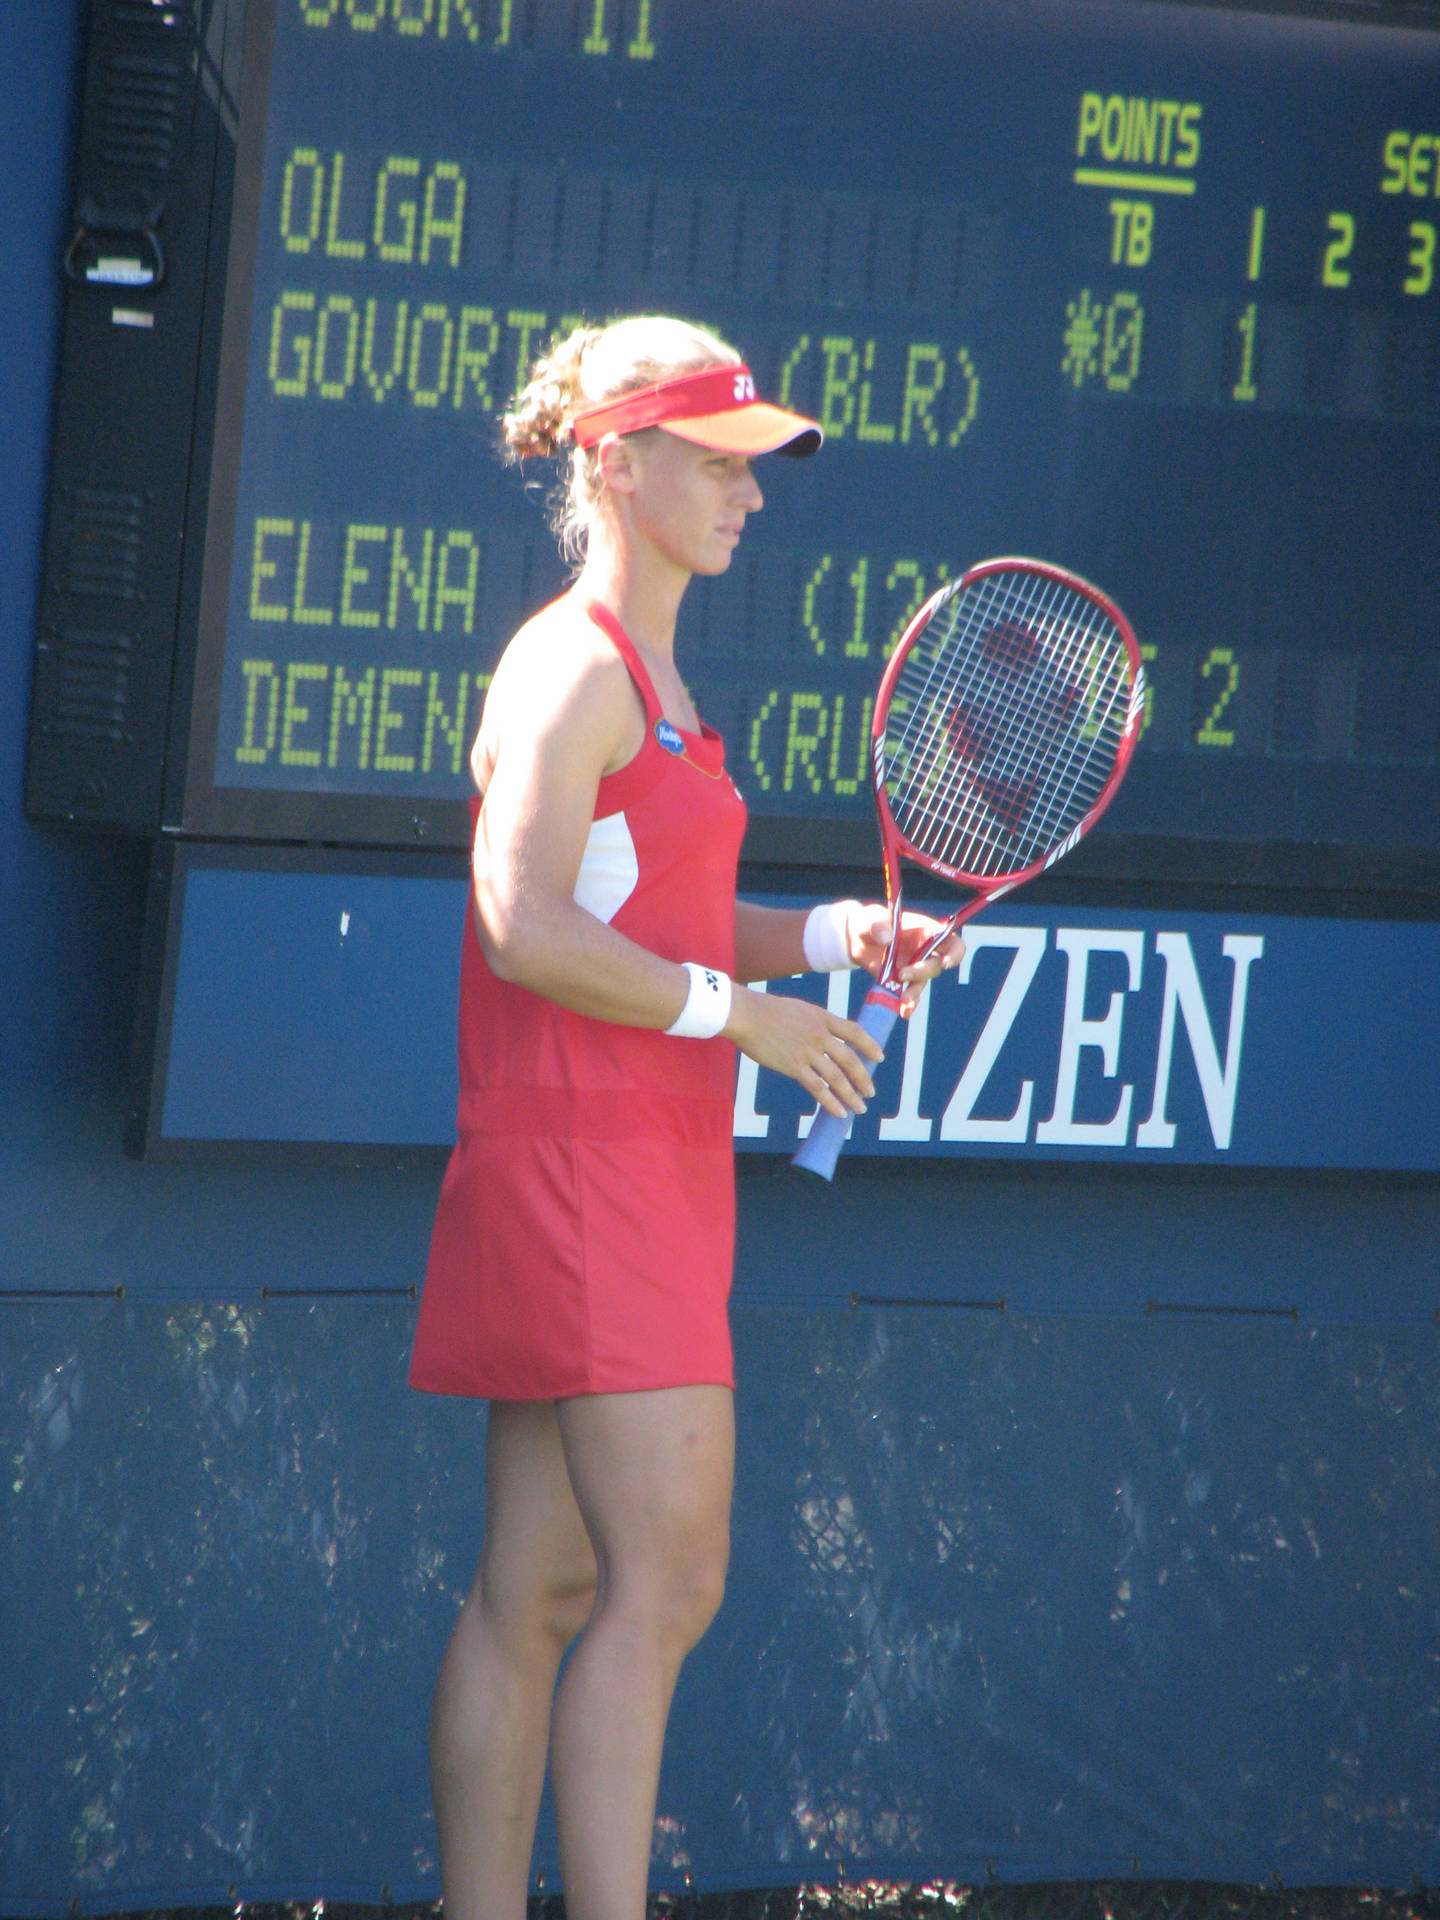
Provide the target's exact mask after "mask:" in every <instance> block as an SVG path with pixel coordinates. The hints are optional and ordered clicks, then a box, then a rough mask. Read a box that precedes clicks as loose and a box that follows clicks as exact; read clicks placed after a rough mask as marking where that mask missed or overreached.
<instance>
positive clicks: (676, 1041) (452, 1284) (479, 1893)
mask: <svg viewBox="0 0 1440 1920" xmlns="http://www.w3.org/2000/svg"><path fill="white" fill-rule="evenodd" d="M505 437H506V442H507V445H508V448H509V450H510V452H511V453H512V454H513V455H514V456H515V457H517V458H520V459H526V458H529V457H531V456H539V455H555V454H558V455H560V456H562V457H563V458H564V459H566V461H567V462H568V482H567V486H566V488H565V491H564V495H563V502H562V504H561V506H560V508H559V511H558V523H557V530H558V533H559V537H560V540H561V543H562V546H563V548H564V549H565V551H566V552H567V554H568V555H569V556H570V557H571V558H572V559H574V560H577V561H580V560H583V564H581V565H580V568H579V572H578V575H577V577H576V578H575V580H574V582H573V584H572V586H571V587H570V589H569V591H568V592H566V593H565V594H563V595H562V596H561V598H560V599H558V600H557V601H555V602H554V603H553V604H552V605H550V606H548V607H546V608H545V609H544V610H543V611H542V612H541V613H539V614H537V615H536V617H535V618H534V619H532V620H530V621H528V622H527V623H526V625H525V626H523V627H522V628H521V629H520V631H519V632H518V633H517V634H516V635H515V637H514V639H513V640H512V641H511V642H510V645H509V647H508V648H507V650H506V652H505V654H504V656H503V658H502V659H501V661H500V664H499V668H498V670H497V672H496V674H495V678H494V681H493V683H492V685H491V687H490V690H489V694H488V696H487V699H486V703H485V708H484V713H483V716H482V719H481V724H480V731H479V735H478V737H477V739H476V742H475V747H474V752H473V755H472V761H471V764H472V769H473V772H474V776H475V783H476V786H477V788H478V790H479V793H480V795H481V796H482V798H481V799H480V801H479V802H477V824H476V833H475V850H474V878H475V885H474V912H473V913H472V914H470V915H469V916H467V926H466V930H465V936H464V950H463V956H462V967H461V1007H460V1079H461V1092H460V1109H459V1144H458V1145H457V1146H456V1148H455V1151H454V1154H453V1156H452V1158H451V1161H450V1164H449V1168H448V1170H447V1172H446V1175H445V1180H444V1185H443V1187H442V1190H441V1195H440V1201H439V1207H438V1211H437V1216H436V1220H435V1228H434V1237H433V1241H432V1246H431V1253H430V1261H429V1266H428V1270H427V1273H426V1278H425V1290H424V1296H423V1300H422V1304H421V1309H420V1318H419V1326H418V1330H417V1334H416V1340H415V1350H414V1356H413V1360H412V1365H411V1375H410V1377H411V1381H412V1384H413V1385H415V1386H417V1387H420V1388H423V1389H425V1390H428V1391H431V1392H436V1393H453V1394H466V1395H474V1396H478V1397H482V1398H485V1399H488V1400H489V1401H490V1403H491V1404H490V1415H489V1426H488V1440H487V1458H486V1525H485V1539H484V1546H483V1549H482V1553H481V1561H480V1568H479V1572H478V1574H477V1575H476V1578H475V1583H474V1586H473V1587H472V1589H471V1591H470V1593H469V1596H468V1598H467V1599H466V1602H465V1604H464V1606H463V1608H462V1609H461V1612H460V1615H459V1619H458V1622H457V1624H456V1627H455V1631H454V1635H453V1637H452V1639H451V1641H450V1645H449V1647H448V1649H447V1651H446V1654H445V1658H444V1661H443V1664H442V1666H441V1671H440V1678H439V1684H438V1687H437V1691H436V1697H435V1705H434V1712H433V1717H432V1721H431V1768H432V1777H433V1782H434V1791H435V1800H436V1809H437V1816H438V1821H439V1831H440V1850H441V1867H442V1876H443V1885H444V1900H445V1912H446V1920H522V1917H523V1914H524V1910H525V1901H526V1895H527V1891H528V1887H529V1877H530V1861H531V1849H532V1844H533V1839H534V1831H535V1821H536V1815H537V1811H538V1808H539V1802H540V1793H541V1786H542V1781H543V1777H544V1772H545V1766H546V1759H547V1753H548V1757H549V1762H550V1767H551V1775H552V1781H553V1786H554V1794H555V1807H556V1815H557V1822H558V1827H559V1835H560V1852H561V1866H562V1871H563V1875H564V1882H565V1895H566V1905H567V1911H568V1913H569V1914H570V1920H641V1917H642V1915H643V1912H644V1905H645V1892H646V1880H647V1873H648V1868H649V1863H650V1851H651V1838H652V1832H653V1827H654V1819H655V1801H656V1792H657V1787H658V1781H659V1772H660V1756H661V1747H662V1743H663V1739H664V1730H665V1722H666V1717H667V1714H668V1711H669V1705H670V1698H671V1694H672V1692H673V1690H674V1686H675V1681H676V1678H677V1675H678V1673H679V1669H680V1665H681V1662H682V1660H683V1659H684V1657H685V1655H686V1653H687V1652H688V1651H689V1649H690V1648H691V1647H692V1646H694V1644H695V1643H696V1641H697V1640H698V1639H699V1638H700V1636H701V1634H702V1633H703V1632H704V1631H705V1628H706V1627H707V1625H708V1624H709V1622H710V1620H711V1618H712V1617H713V1615H714V1613H715V1610H716V1608H717V1607H718V1605H719V1603H720V1598H721V1592H722V1588H723V1585H724V1579H725V1570H726V1560H727V1556H728V1551H729V1513H730V1492H731V1474H732V1464H733V1453H734V1435H733V1421H732V1388H733V1375H732V1369H731V1352H730V1336H729V1328H728V1324H727V1296H728V1292H729V1286H730V1269H731V1261H732V1255H733V1247H734V1168H733V1151H732V1131H733V1104H734V1066H735V1049H736V1048H737V1047H739V1048H740V1049H742V1050H743V1051H744V1052H745V1053H747V1054H749V1055H750V1057H751V1058H752V1059H754V1060H757V1061H758V1062H759V1063H760V1064H761V1065H762V1066H766V1067H770V1068H773V1069H776V1070H778V1071H779V1072H781V1073H785V1074H789V1075H790V1076H791V1077H792V1078H794V1079H795V1080H797V1081H799V1083H800V1085H801V1086H802V1087H804V1088H805V1090H806V1091H807V1093H809V1094H810V1095H811V1096H812V1097H813V1098H814V1099H815V1100H817V1101H818V1103H819V1104H820V1106H822V1107H823V1108H825V1109H826V1110H827V1111H829V1112H831V1113H835V1114H844V1113H847V1112H859V1111H861V1110H862V1109H863V1106H864V1103H865V1101H866V1099H867V1098H868V1097H869V1096H870V1094H871V1092H872V1090H873V1089H872V1086H871V1080H870V1071H869V1069H870V1066H871V1064H872V1063H873V1062H874V1061H875V1060H876V1059H878V1058H879V1049H878V1048H877V1047H876V1046H875V1044H874V1042H873V1041H872V1040H871V1039H870V1038H869V1036H868V1035H867V1034H866V1033H864V1032H863V1031H862V1029H861V1028H860V1027H858V1026H856V1025H855V1024H854V1023H853V1022H851V1021H849V1020H845V1019H840V1018H838V1017H837V1016H836V1015H834V1014H831V1013H828V1012H827V1011H825V1009H824V1008H823V1007H819V1006H816V1005H813V1004H811V1003H809V1002H807V1001H804V1000H800V999H796V998H794V997H786V996H782V995H779V994H775V995H767V994H762V993H759V992H754V991H751V990H750V989H749V988H747V986H745V985H744V984H743V983H744V982H747V981H763V980H767V979H775V978H779V977H782V976H785V975H787V974H792V973H795V972H798V971H800V970H801V969H802V968H804V967H807V966H809V967H817V968H822V969H826V970H829V969H833V968H836V967H842V966H853V965H861V966H867V967H869V968H871V969H872V970H875V969H877V968H878V967H879V965H880V963H881V961H882V959H883V957H884V953H885V948H886V944H887V941H888V937H889V931H890V927H889V919H888V915H887V914H886V911H885V909H884V908H883V907H880V906H873V905H872V906H865V905H862V904H860V903H859V902H856V901H840V902H832V903H825V904H822V905H821V906H819V907H817V908H815V909H813V910H812V911H810V912H809V913H807V912H806V911H804V910H803V909H802V910H799V911H781V910H775V909H769V908H764V907H761V906H758V905H754V904H751V903H749V902H746V901H737V899H736V894H735V882H736V864H737V860H738V856H739V852H740V841H741V836H742V833H743V831H744V825H745V808H744V803H743V802H742V800H741V798H740V795H739V793H738V792H737V791H736V789H735V786H734V784H733V782H732V781H731V779H730V776H729V774H728V773H727V772H726V770H725V761H724V749H723V745H722V742H721V741H720V739H719V737H718V736H717V735H716V734H715V733H714V732H713V731H712V730H711V729H710V728H708V727H706V726H705V725H704V724H703V723H702V722H701V720H700V718H699V716H698V715H697V714H696V712H695V710H694V708H693V706H692V705H691V701H690V696H689V694H688V693H687V692H686V689H685V683H684V681H683V680H682V679H681V677H680V674H679V672H678V670H677V668H676V664H675V659H674V651H673V648H674V634H675V619H676V614H677V612H678V610H679V606H680V601H681V597H682V595H683V594H684V592H685V588H686V586H687V584H688V582H689V581H690V579H691V577H692V575H694V574H697V573H698V574H702V575H711V574H720V573H723V572H724V571H725V569H726V568H727V567H728V566H729V564H730V557H731V555H732V553H733V552H734V550H735V547H736V544H737V543H738V541H739V539H740V536H741V533H742V531H743V529H744V526H745V523H746V520H747V519H748V518H749V516H750V515H751V514H752V513H754V512H756V511H757V510H758V509H759V508H760V506H761V494H760V488H759V486H758V484H757V482H756V479H755V475H754V472H753V470H752V466H751V461H752V459H753V458H754V456H756V455H759V454H762V453H768V452H777V451H778V452H788V453H791V454H807V453H812V452H813V451H814V450H815V449H816V448H817V447H818V446H819V444H820V438H821V436H820V431H819V429H818V428H817V427H816V425H815V424H814V422H812V421H809V420H805V419H803V418H802V417H800V416H799V415H797V414H793V413H790V412H788V411H786V410H784V409H782V408H780V407H777V406H772V405H768V404H766V403H764V402H762V401H760V400H759V399H757V397H756V393H755V386H754V382H753V380H752V379H751V377H750V374H749V371H748V369H747V368H746V367H745V366H744V365H743V364H742V363H741V361H740V359H739V356H738V355H737V354H736V353H735V352H734V351H733V349H731V348H730V347H728V346H726V345H725V344H724V343H723V342H722V341H720V340H719V339H717V338H715V337H714V336H713V335H711V334H709V333H706V332H704V331H702V330H700V329H698V328H695V327H692V326H689V325H687V324H684V323H682V322H679V321H675V320H669V319H661V318H642V319H630V320H623V321H619V322H616V323H615V324H612V325H611V326H608V327H606V328H604V329H583V330H581V331H578V332H576V333H574V334H572V335H571V336H570V337H569V338H568V339H566V340H565V341H563V342H562V343H561V344H559V345H558V346H556V347H555V348H554V349H553V351H552V352H551V353H550V354H549V355H548V356H547V357H545V358H543V359H542V360H540V361H539V362H538V363H537V365H536V367H535V369H534V373H533V377H532V379H531V380H530V383H529V384H528V386H526V387H525V389H524V390H523V392H522V393H521V394H520V395H519V397H518V398H517V400H516V402H515V405H514V408H513V411H512V412H511V413H510V414H509V415H508V416H507V417H506V420H505ZM929 927H930V923H929V922H927V921H925V920H923V919H922V918H921V917H919V916H916V919H915V927H914V932H913V947H914V950H916V951H918V950H919V948H920V946H921V944H922V943H923V941H924V939H925V936H926V932H927V929H928V928H929ZM906 943H907V946H909V945H911V944H912V934H911V929H910V926H909V919H908V916H907V923H906ZM959 951H960V949H959V942H958V941H955V942H953V943H952V945H951V946H950V948H949V949H948V950H947V951H946V952H945V953H944V954H943V955H940V956H937V957H936V958H934V959H932V960H930V961H928V962H927V963H926V964H925V965H924V966H923V967H912V968H910V969H909V971H908V974H907V976H906V992H907V994H908V995H909V997H910V1002H911V1004H913V1001H914V997H915V996H916V995H917V994H918V992H919V990H920V988H921V987H922V986H923V984H924V982H925V980H926V979H928V978H929V977H930V976H931V975H932V974H934V973H935V972H937V971H938V970H939V967H940V966H941V965H942V964H953V963H954V962H955V961H956V960H958V958H959ZM577 1636H578V1643H577V1644H576V1645H575V1647H574V1651H573V1654H572V1655H571V1658H570V1660H569V1663H568V1665H567V1666H566V1669H565V1673H564V1677H563V1679H562V1680H561V1681H560V1684H559V1686H558V1689H557V1687H556V1677H557V1674H558V1672H559V1668H560V1662H561V1658H562V1655H563V1654H564V1653H565V1651H566V1649H567V1647H569V1646H570V1645H571V1643H572V1641H577Z"/></svg>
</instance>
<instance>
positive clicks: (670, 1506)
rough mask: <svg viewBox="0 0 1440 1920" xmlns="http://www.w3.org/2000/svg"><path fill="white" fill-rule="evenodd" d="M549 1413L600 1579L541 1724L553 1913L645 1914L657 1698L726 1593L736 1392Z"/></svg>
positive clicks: (707, 1390)
mask: <svg viewBox="0 0 1440 1920" xmlns="http://www.w3.org/2000/svg"><path fill="white" fill-rule="evenodd" d="M558 1414H559V1421H560V1431H561V1435H562V1438H563V1441H564V1446H565V1458H566V1461H567V1464H568V1466H569V1469H570V1478H571V1484H572V1485H573V1486H574V1489H575V1497H576V1499H577V1501H578V1503H579V1506H580V1511H581V1513H582V1514H583V1515H584V1519H585V1525H586V1528H587V1531H588V1532H589V1535H590V1539H591V1542H592V1545H593V1546H594V1549H595V1556H596V1560H597V1562H598V1565H599V1581H600V1584H599V1591H598V1594H597V1597H596V1601H595V1609H594V1612H593V1613H592V1614H591V1617H590V1623H589V1625H588V1626H587V1627H586V1629H585V1632H584V1633H583V1635H582V1636H581V1638H580V1642H579V1644H578V1645H577V1646H576V1648H575V1651H574V1653H573V1655H572V1656H571V1659H570V1663H569V1665H568V1666H567V1668H566V1670H565V1676H564V1678H563V1679H562V1681H561V1683H560V1688H559V1692H558V1694H557V1695H556V1700H555V1710H554V1715H553V1723H552V1731H551V1768H552V1777H553V1781H554V1787H555V1806H556V1814H557V1818H558V1823H559V1829H560V1859H561V1866H562V1869H563V1873H564V1880H565V1905H566V1911H567V1913H568V1915H569V1917H570V1920H643V1915H644V1911H645V1889H646V1879H647V1876H648V1871H649V1865H650V1848H651V1841H652V1836H653V1833H654V1824H655V1797H656V1793H657V1790H658V1787H659V1780H660V1753H661V1748H662V1745H663V1743H664V1737H665V1722H666V1718H667V1716H668V1714H669V1711H670V1699H671V1695H672V1694H673V1692H674V1690H675V1681H676V1678H677V1676H678V1675H679V1672H680V1666H681V1662H682V1661H683V1660H684V1658H685V1655H686V1654H687V1653H688V1652H689V1650H690V1649H691V1647H693V1646H694V1645H695V1643H696V1641H697V1640H699V1638H700V1636H701V1635H702V1634H703V1633H704V1631H705V1629H706V1627H707V1626H708V1625H709V1624H710V1621H711V1620H712V1619H713V1617H714V1615H715V1611H716V1609H717V1608H718V1606H719V1604H720V1599H721V1596H722V1593H723V1591H724V1584H725V1570H726V1564H727V1561H728V1558H729V1548H730V1494H731V1486H732V1482H733V1477H734V1458H735V1429H734V1404H733V1396H732V1395H731V1393H730V1391H729V1389H728V1388H725V1387H712V1386H699V1387H674V1388H669V1389H666V1390H665V1391H663V1392H655V1393H626V1394H605V1395H599V1396H596V1397H594V1398H587V1399H578V1400H567V1401H564V1402H562V1403H561V1404H560V1406H559V1409H558Z"/></svg>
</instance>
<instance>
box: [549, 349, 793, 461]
mask: <svg viewBox="0 0 1440 1920" xmlns="http://www.w3.org/2000/svg"><path fill="white" fill-rule="evenodd" d="M644 427H663V428H664V429H665V430H666V432H667V433H673V434H674V435H675V436H676V437H677V438H678V439H681V440H689V441H691V442H693V443H694V444H695V445H697V446H701V447H711V448H713V449H714V450H715V451H716V452H718V453H741V454H752V453H791V454H807V453H814V451H815V449H816V448H817V447H818V446H819V445H820V442H821V440H822V439H823V437H824V436H823V435H822V433H821V431H820V428H819V426H818V425H817V424H816V422H815V421H813V420H807V419H806V418H805V416H804V415H803V414H799V413H792V412H791V411H790V409H789V408H788V407H777V406H773V405H772V404H771V403H770V402H769V401H765V400H761V399H759V398H758V397H757V395H756V392H755V376H754V375H753V374H752V373H751V371H750V369H749V368H748V367H745V366H733V365H728V364H727V365H722V366H717V367H702V368H700V370H699V371H698V372H696V373H678V374H675V375H673V376H672V377H671V378H670V379H668V380H657V381H656V382H655V384H654V385H653V386H649V387H638V388H636V389H635V390H634V391H633V392H631V393H622V394H617V395H616V397H615V398H614V399H613V400H603V401H601V402H599V404H598V405H596V406H593V407H583V408H582V409H581V410H580V412H579V413H577V414H576V415H575V418H574V420H573V422H572V423H571V430H572V432H573V433H574V436H575V444H576V446H577V447H593V446H594V445H595V444H596V443H597V441H599V440H602V439H603V438H604V437H605V435H606V434H607V433H639V432H640V431H641V429H642V428H644Z"/></svg>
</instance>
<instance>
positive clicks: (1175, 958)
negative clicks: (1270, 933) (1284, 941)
mask: <svg viewBox="0 0 1440 1920" xmlns="http://www.w3.org/2000/svg"><path fill="white" fill-rule="evenodd" d="M1155 951H1156V952H1157V953H1158V954H1159V955H1160V956H1161V958H1162V959H1163V960H1164V962H1165V1006H1164V1011H1163V1012H1162V1014H1161V1016H1160V1051H1159V1056H1158V1058H1157V1060H1156V1063H1155V1099H1154V1102H1153V1104H1152V1105H1151V1108H1150V1113H1149V1117H1148V1118H1147V1119H1146V1120H1144V1121H1143V1122H1142V1123H1141V1125H1140V1126H1139V1128H1138V1129H1137V1130H1136V1134H1135V1144H1136V1146H1137V1147H1173V1146H1174V1144H1175V1125H1174V1122H1173V1121H1171V1120H1167V1119H1166V1117H1165V1107H1166V1103H1167V1101H1168V1099H1169V1094H1170V1063H1171V1060H1172V1058H1173V1056H1174V1052H1175V1009H1176V1007H1177V1005H1178V1007H1179V1009H1180V1012H1181V1014H1182V1015H1183V1016H1184V1020H1185V1032H1186V1035H1187V1037H1188V1038H1189V1041H1190V1052H1191V1055H1192V1057H1193V1058H1194V1061H1195V1071H1196V1073H1197V1074H1198V1075H1199V1077H1200V1091H1201V1093H1202V1094H1203V1095H1204V1096H1205V1112H1206V1116H1207V1117H1208V1119H1209V1121H1210V1134H1211V1138H1212V1139H1213V1140H1214V1142H1215V1145H1216V1146H1217V1147H1218V1148H1220V1149H1221V1150H1222V1151H1223V1150H1224V1149H1225V1148H1227V1147H1228V1146H1229V1145H1230V1134H1231V1130H1232V1128H1233V1127H1234V1124H1235V1095H1236V1092H1237V1091H1238V1089H1239V1085H1240V1042H1241V1038H1242V1036H1243V1034H1244V1031H1245V998H1246V993H1247V990H1248V984H1249V978H1250V968H1251V966H1252V965H1253V964H1254V962H1255V961H1257V960H1258V959H1259V958H1260V956H1261V954H1263V953H1264V951H1265V941H1264V939H1263V938H1262V936H1261V935H1259V934H1258V933H1227V934H1226V936H1225V938H1224V940H1223V942H1222V943H1221V952H1222V953H1223V954H1224V955H1225V958H1226V959H1227V960H1229V961H1231V962H1233V964H1234V968H1235V972H1234V976H1233V978H1232V979H1231V982H1230V1025H1229V1029H1228V1031H1227V1032H1226V1035H1225V1065H1224V1068H1223V1069H1222V1068H1221V1065H1220V1054H1219V1049H1218V1048H1217V1047H1216V1045H1215V1035H1214V1033H1213V1032H1212V1030H1211V1026H1210V1016H1209V1014H1208V1013H1207V1012H1206V1009H1205V996H1204V994H1203V993H1202V992H1201V990H1200V977H1199V975H1198V974H1197V973H1196V971H1195V956H1194V954H1193V953H1192V952H1191V951H1190V940H1189V937H1188V935H1186V934H1183V933H1157V934H1156V936H1155Z"/></svg>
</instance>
